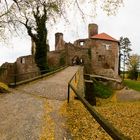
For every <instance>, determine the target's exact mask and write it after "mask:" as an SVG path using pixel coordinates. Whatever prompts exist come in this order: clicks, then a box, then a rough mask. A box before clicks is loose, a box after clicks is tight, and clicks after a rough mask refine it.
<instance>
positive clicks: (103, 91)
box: [94, 81, 113, 99]
mask: <svg viewBox="0 0 140 140" xmlns="http://www.w3.org/2000/svg"><path fill="white" fill-rule="evenodd" d="M94 92H95V95H96V97H99V98H104V99H106V98H109V97H110V96H111V95H112V94H113V90H112V89H111V88H109V87H108V86H105V85H103V84H102V83H100V82H98V81H94Z"/></svg>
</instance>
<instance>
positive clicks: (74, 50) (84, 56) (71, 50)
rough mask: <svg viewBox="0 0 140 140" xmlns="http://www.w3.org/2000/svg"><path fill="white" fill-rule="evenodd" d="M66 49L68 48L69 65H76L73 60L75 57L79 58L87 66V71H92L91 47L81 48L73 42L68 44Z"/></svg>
mask: <svg viewBox="0 0 140 140" xmlns="http://www.w3.org/2000/svg"><path fill="white" fill-rule="evenodd" d="M66 50H67V62H68V65H75V64H76V63H74V62H73V60H74V59H75V58H78V59H79V60H80V61H81V60H82V62H80V64H81V65H84V66H85V72H86V73H91V71H90V68H91V60H90V59H91V54H90V48H81V47H77V46H74V45H73V44H71V43H67V44H66Z"/></svg>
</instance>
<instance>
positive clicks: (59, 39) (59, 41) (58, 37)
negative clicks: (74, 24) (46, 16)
mask: <svg viewBox="0 0 140 140" xmlns="http://www.w3.org/2000/svg"><path fill="white" fill-rule="evenodd" d="M63 49H64V40H63V34H62V33H56V34H55V50H63Z"/></svg>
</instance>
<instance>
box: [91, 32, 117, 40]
mask: <svg viewBox="0 0 140 140" xmlns="http://www.w3.org/2000/svg"><path fill="white" fill-rule="evenodd" d="M91 38H93V39H102V40H110V41H115V42H119V41H118V40H117V39H115V38H113V37H111V36H110V35H108V34H106V33H101V34H97V35H94V36H92V37H91Z"/></svg>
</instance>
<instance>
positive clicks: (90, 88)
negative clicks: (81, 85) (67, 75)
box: [84, 75, 96, 105]
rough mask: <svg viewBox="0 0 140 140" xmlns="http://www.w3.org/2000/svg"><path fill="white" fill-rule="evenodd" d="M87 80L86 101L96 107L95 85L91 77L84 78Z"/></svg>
mask: <svg viewBox="0 0 140 140" xmlns="http://www.w3.org/2000/svg"><path fill="white" fill-rule="evenodd" d="M84 78H85V79H86V80H85V99H86V100H87V101H88V102H89V103H90V104H91V105H96V98H95V94H94V84H93V81H92V80H89V79H90V76H89V75H86V76H84Z"/></svg>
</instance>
